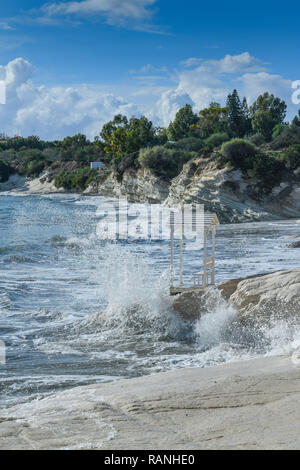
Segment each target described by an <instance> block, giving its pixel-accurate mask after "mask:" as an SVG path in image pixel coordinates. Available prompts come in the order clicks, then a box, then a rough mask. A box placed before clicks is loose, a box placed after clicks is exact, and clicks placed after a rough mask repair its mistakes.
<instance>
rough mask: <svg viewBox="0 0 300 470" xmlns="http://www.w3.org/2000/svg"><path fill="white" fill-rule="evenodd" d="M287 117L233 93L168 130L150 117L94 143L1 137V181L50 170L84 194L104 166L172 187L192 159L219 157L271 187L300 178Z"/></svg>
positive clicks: (297, 144) (262, 99)
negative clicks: (97, 166)
mask: <svg viewBox="0 0 300 470" xmlns="http://www.w3.org/2000/svg"><path fill="white" fill-rule="evenodd" d="M286 110H287V105H286V103H285V102H284V101H283V100H281V99H280V98H278V97H275V96H274V95H272V94H269V93H267V92H266V93H264V94H263V95H260V96H259V97H258V98H257V100H256V101H255V102H254V103H253V104H252V105H251V106H248V104H247V100H246V98H243V99H241V98H240V97H239V95H238V92H237V90H233V92H232V93H230V94H229V95H228V98H227V102H226V106H221V105H220V104H219V103H216V102H212V103H211V104H210V105H209V106H208V107H207V108H205V109H202V110H200V112H199V113H195V112H194V111H193V109H192V107H191V106H190V105H188V104H187V105H186V106H184V107H183V108H181V109H180V110H179V111H178V112H177V114H176V116H175V119H174V120H173V121H172V122H171V123H170V124H169V126H168V127H167V128H163V127H155V126H153V124H152V122H151V121H150V120H148V119H147V118H146V117H145V116H142V117H140V118H137V117H132V118H130V119H128V118H127V117H126V116H123V115H116V116H115V117H114V119H113V120H111V121H109V122H108V123H106V124H105V125H104V126H103V127H102V130H101V132H100V133H99V136H97V137H96V138H95V139H94V141H93V142H91V141H89V140H88V139H87V138H86V136H85V135H83V134H77V135H75V136H72V137H66V138H65V139H63V140H61V141H55V142H45V141H41V140H40V139H39V138H38V137H29V138H27V139H20V138H19V139H18V138H15V139H9V138H4V137H2V139H1V140H0V160H1V161H2V164H3V165H5V166H6V167H7V168H8V170H7V171H8V172H7V171H6V173H5V176H3V175H4V170H2V179H4V178H7V177H8V176H7V175H8V173H9V172H11V169H14V170H15V171H17V172H18V173H19V174H26V175H28V176H36V175H38V174H40V173H41V172H42V171H43V170H44V169H45V168H50V170H52V171H56V176H55V181H56V184H57V186H63V187H65V188H66V189H72V188H75V189H83V188H84V187H86V185H87V184H88V183H89V182H90V181H91V180H92V179H93V177H95V175H96V173H95V172H93V171H89V169H88V166H89V165H88V163H89V162H91V161H102V162H104V163H105V164H106V168H107V169H114V171H115V172H116V173H117V175H119V177H120V178H122V175H123V173H124V171H125V170H127V169H129V168H131V169H138V168H140V167H146V168H149V169H150V170H151V171H152V172H154V173H155V174H157V175H159V176H161V177H163V178H167V179H170V178H173V177H175V176H176V175H177V174H178V173H179V172H180V171H181V169H182V166H183V165H184V163H185V162H187V161H188V160H190V159H191V158H193V157H194V156H196V155H198V154H199V153H201V155H202V156H205V155H207V156H208V155H211V154H212V153H213V154H214V156H215V158H216V160H217V163H218V164H219V165H226V164H231V165H233V166H235V167H236V168H240V169H241V170H242V171H244V172H248V174H249V175H250V176H256V177H258V178H260V179H261V180H262V181H263V182H264V184H265V186H266V187H268V186H270V187H271V186H272V185H274V184H275V183H276V182H278V181H279V180H280V175H281V173H282V172H283V171H285V170H287V171H292V172H294V173H295V175H296V176H297V174H298V173H297V172H299V171H300V170H299V168H300V113H298V116H296V117H295V118H294V119H293V121H292V122H291V123H287V122H285V118H286ZM213 149H217V150H216V151H214V152H212V151H213ZM70 161H73V162H76V163H77V166H76V168H75V169H74V168H73V169H72V170H66V168H65V165H64V162H70ZM62 168H63V169H62ZM0 171H1V167H0ZM0 174H1V173H0Z"/></svg>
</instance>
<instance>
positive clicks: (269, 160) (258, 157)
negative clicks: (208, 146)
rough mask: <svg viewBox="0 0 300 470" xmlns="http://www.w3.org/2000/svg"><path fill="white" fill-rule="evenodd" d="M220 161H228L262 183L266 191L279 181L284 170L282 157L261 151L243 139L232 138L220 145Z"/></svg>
mask: <svg viewBox="0 0 300 470" xmlns="http://www.w3.org/2000/svg"><path fill="white" fill-rule="evenodd" d="M219 159H220V161H221V162H222V163H223V164H224V163H225V164H226V163H230V164H232V165H233V166H234V167H235V168H238V169H241V170H243V171H245V172H248V174H249V175H250V176H252V177H256V178H257V179H259V180H261V182H262V183H263V188H262V189H265V190H266V191H268V190H269V189H271V188H272V187H273V186H274V185H276V184H278V183H279V182H280V181H281V176H282V172H283V170H284V164H283V159H278V158H276V156H274V155H272V154H267V153H266V152H263V151H262V150H261V149H259V148H258V147H255V145H253V144H251V143H250V142H248V141H246V140H243V139H232V140H231V141H229V142H227V143H225V144H223V145H222V149H221V153H220V154H219Z"/></svg>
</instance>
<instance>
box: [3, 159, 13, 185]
mask: <svg viewBox="0 0 300 470" xmlns="http://www.w3.org/2000/svg"><path fill="white" fill-rule="evenodd" d="M13 173H14V170H13V168H12V167H11V166H10V165H8V164H6V163H4V162H1V161H0V183H5V182H6V181H7V180H8V179H9V177H10V175H12V174H13Z"/></svg>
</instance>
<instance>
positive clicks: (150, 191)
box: [84, 169, 169, 204]
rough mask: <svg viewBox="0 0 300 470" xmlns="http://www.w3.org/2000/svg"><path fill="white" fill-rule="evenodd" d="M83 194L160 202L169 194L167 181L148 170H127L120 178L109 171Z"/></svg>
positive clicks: (132, 200)
mask: <svg viewBox="0 0 300 470" xmlns="http://www.w3.org/2000/svg"><path fill="white" fill-rule="evenodd" d="M84 194H88V195H92V194H97V195H100V196H113V197H127V199H128V201H129V202H149V203H152V204H158V203H162V202H164V201H165V200H166V198H167V197H168V194H169V183H168V182H167V181H165V180H162V179H161V178H158V177H157V176H155V175H154V174H153V173H151V171H150V170H147V169H140V170H138V171H134V170H128V171H126V172H125V173H124V174H123V177H122V179H120V178H118V176H117V175H116V174H115V173H113V172H111V173H109V174H108V175H107V176H106V177H105V176H103V177H100V178H99V179H98V181H94V182H92V183H91V184H90V186H89V187H88V188H87V190H86V191H85V192H84Z"/></svg>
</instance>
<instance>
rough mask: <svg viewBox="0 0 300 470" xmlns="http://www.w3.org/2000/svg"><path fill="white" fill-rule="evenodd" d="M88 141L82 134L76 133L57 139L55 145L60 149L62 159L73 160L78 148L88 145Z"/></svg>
mask: <svg viewBox="0 0 300 470" xmlns="http://www.w3.org/2000/svg"><path fill="white" fill-rule="evenodd" d="M89 144H90V142H89V141H88V140H87V138H86V136H85V135H84V134H76V135H74V136H72V137H70V136H69V137H65V139H64V140H62V141H58V142H57V144H56V146H57V148H58V149H59V150H60V152H61V155H62V159H63V160H75V157H76V155H77V159H78V155H79V153H78V152H79V150H80V149H83V148H84V147H86V146H88V145H89Z"/></svg>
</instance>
